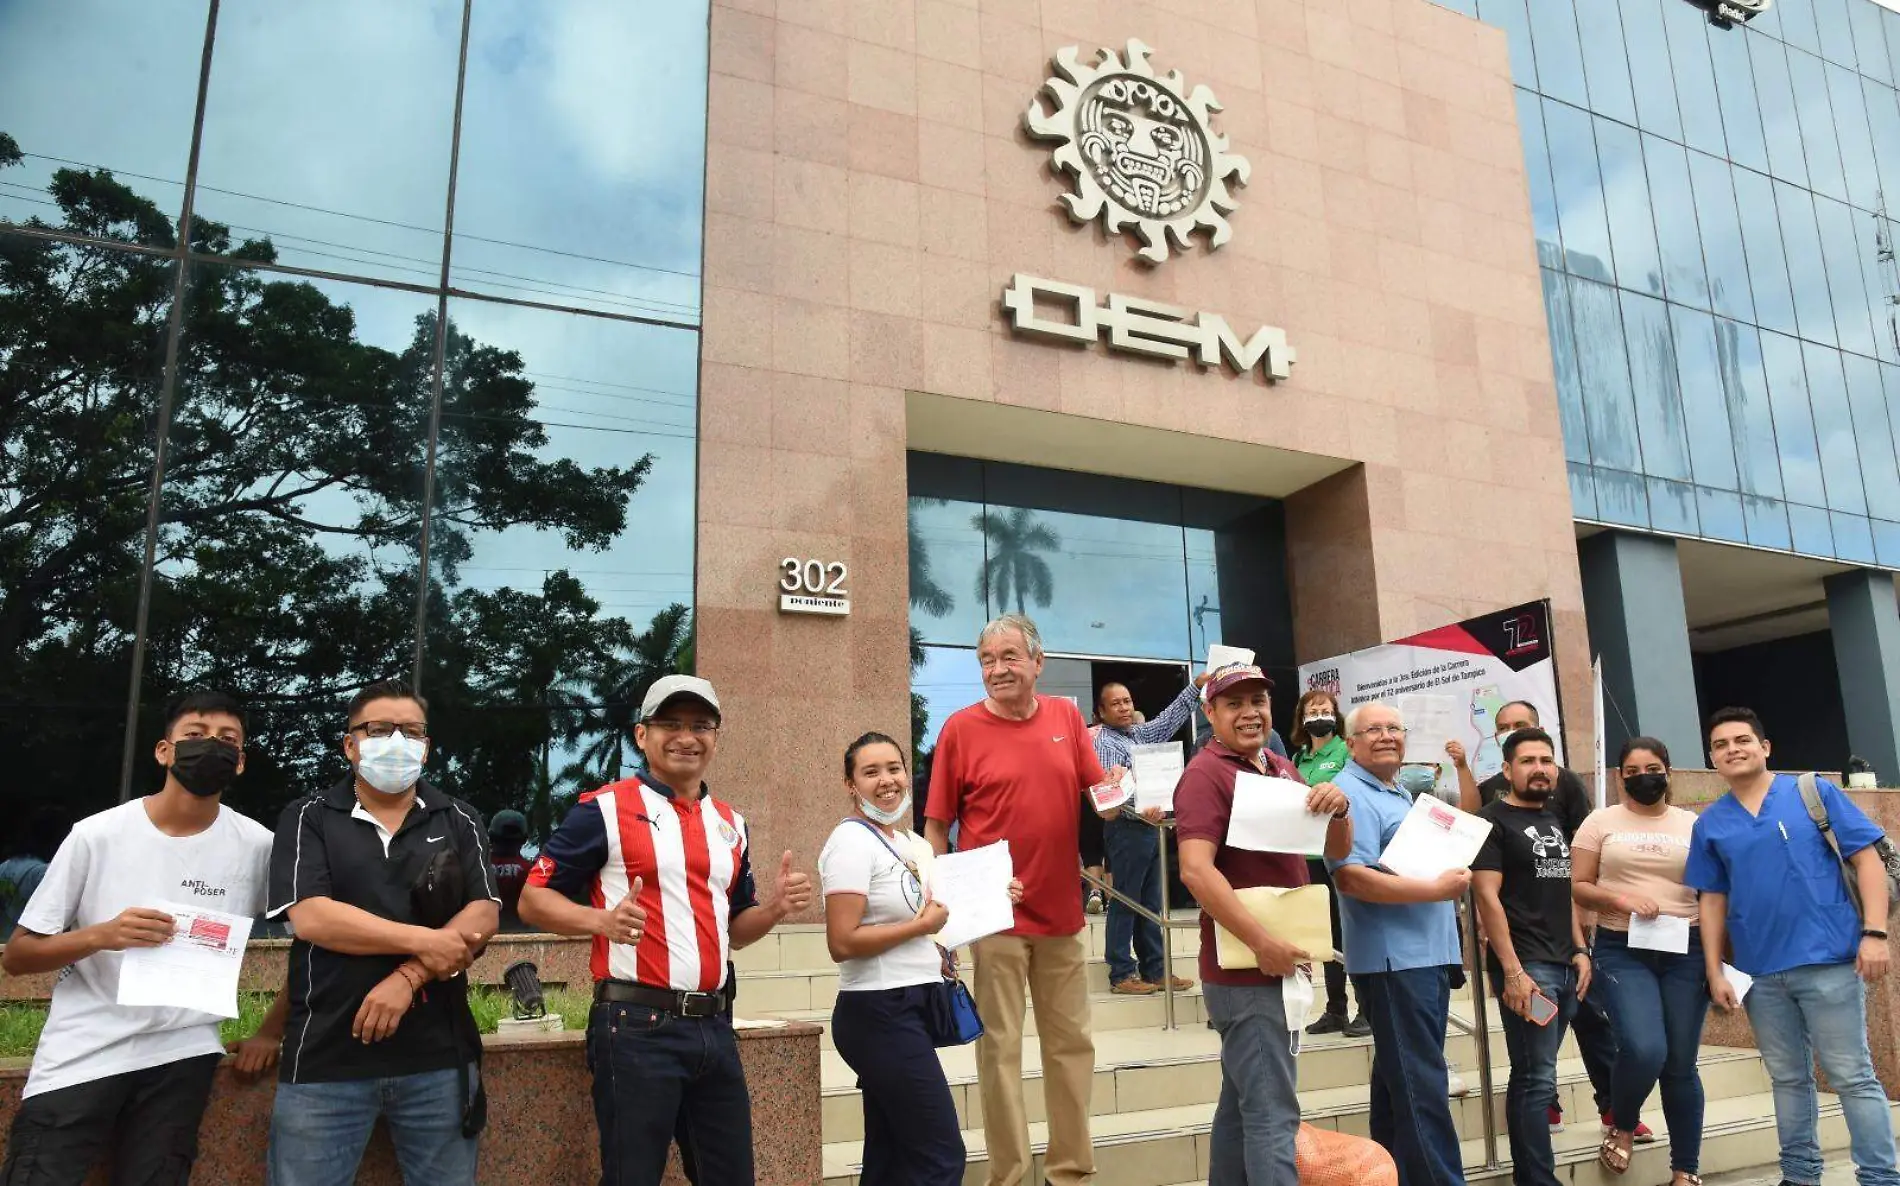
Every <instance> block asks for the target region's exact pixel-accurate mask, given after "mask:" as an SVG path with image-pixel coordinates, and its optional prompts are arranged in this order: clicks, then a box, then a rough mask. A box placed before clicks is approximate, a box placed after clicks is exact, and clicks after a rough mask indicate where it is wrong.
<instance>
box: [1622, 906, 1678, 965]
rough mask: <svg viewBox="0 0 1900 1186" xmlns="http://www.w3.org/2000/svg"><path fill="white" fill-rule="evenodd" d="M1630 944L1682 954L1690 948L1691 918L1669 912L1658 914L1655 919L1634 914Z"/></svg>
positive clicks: (1631, 923)
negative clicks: (1677, 916)
mask: <svg viewBox="0 0 1900 1186" xmlns="http://www.w3.org/2000/svg"><path fill="white" fill-rule="evenodd" d="M1630 946H1631V947H1643V948H1647V949H1648V950H1650V951H1673V952H1675V953H1676V954H1678V955H1681V954H1682V953H1683V952H1685V951H1688V950H1689V920H1688V919H1686V918H1676V917H1674V916H1672V915H1668V914H1658V915H1657V916H1656V917H1655V918H1653V919H1650V918H1639V917H1638V916H1636V915H1634V914H1632V915H1630Z"/></svg>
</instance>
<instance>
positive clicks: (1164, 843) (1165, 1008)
mask: <svg viewBox="0 0 1900 1186" xmlns="http://www.w3.org/2000/svg"><path fill="white" fill-rule="evenodd" d="M1123 818H1127V819H1136V820H1140V821H1141V822H1142V823H1144V824H1147V825H1148V826H1149V827H1151V828H1153V829H1154V830H1155V856H1156V861H1157V875H1158V876H1159V877H1160V878H1161V913H1159V914H1156V913H1155V912H1154V911H1152V910H1150V909H1148V908H1147V907H1146V906H1143V905H1142V904H1141V903H1140V902H1137V901H1135V900H1134V899H1133V898H1131V897H1129V896H1128V895H1127V894H1124V893H1122V892H1121V891H1120V890H1118V889H1116V888H1115V887H1114V885H1113V884H1111V883H1110V882H1109V880H1108V879H1107V878H1106V877H1097V876H1096V875H1095V874H1093V873H1090V872H1089V871H1088V870H1087V869H1084V870H1082V880H1083V881H1086V882H1088V883H1089V884H1090V885H1092V886H1094V887H1095V888H1096V889H1099V890H1101V891H1102V893H1104V894H1106V895H1107V896H1108V897H1111V898H1113V899H1115V900H1116V901H1117V902H1120V903H1121V904H1122V905H1124V906H1126V907H1128V908H1129V909H1130V910H1132V911H1134V912H1135V914H1136V915H1138V916H1140V917H1141V918H1145V919H1147V920H1148V921H1149V922H1151V923H1154V924H1155V925H1156V926H1158V927H1160V928H1162V930H1163V931H1166V930H1167V929H1168V928H1170V927H1198V926H1200V925H1201V924H1200V920H1199V919H1193V918H1174V917H1172V915H1171V910H1170V906H1169V903H1168V829H1169V828H1172V827H1174V817H1173V816H1171V815H1164V816H1162V817H1161V819H1160V820H1151V819H1149V818H1148V817H1147V816H1145V815H1142V814H1141V813H1140V812H1130V813H1129V814H1128V815H1126V816H1124V817H1123ZM1104 822H1107V821H1104ZM1110 987H1111V988H1112V987H1114V986H1113V985H1110ZM1161 1016H1162V1026H1161V1028H1162V1029H1169V1030H1171V1029H1178V1028H1180V1027H1179V1026H1177V1025H1176V1024H1175V1019H1174V942H1173V941H1172V940H1171V939H1170V938H1169V937H1168V936H1167V935H1166V934H1163V935H1162V936H1161Z"/></svg>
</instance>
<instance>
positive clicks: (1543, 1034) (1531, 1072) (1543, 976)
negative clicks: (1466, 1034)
mask: <svg viewBox="0 0 1900 1186" xmlns="http://www.w3.org/2000/svg"><path fill="white" fill-rule="evenodd" d="M1524 971H1525V973H1526V974H1527V975H1529V976H1530V978H1531V981H1532V983H1534V984H1536V985H1537V991H1539V992H1541V993H1543V994H1544V996H1546V997H1548V998H1549V999H1550V1001H1551V1003H1552V1004H1554V1005H1556V1006H1557V1016H1555V1017H1553V1018H1551V1020H1550V1023H1549V1024H1548V1025H1538V1024H1537V1023H1536V1022H1534V1021H1530V1020H1527V1019H1525V1018H1523V1017H1519V1016H1518V1015H1517V1014H1515V1013H1513V1012H1511V1011H1510V1010H1509V1009H1507V1008H1505V1007H1504V1002H1503V1000H1502V999H1500V1000H1499V1001H1498V1012H1499V1013H1500V1014H1501V1015H1502V1017H1503V1023H1504V1049H1505V1050H1506V1051H1507V1052H1508V1053H1509V1055H1510V1058H1511V1080H1510V1085H1509V1086H1507V1087H1506V1088H1505V1089H1504V1119H1505V1123H1506V1125H1508V1126H1509V1131H1510V1135H1511V1181H1513V1182H1515V1183H1517V1186H1557V1156H1556V1154H1555V1152H1554V1151H1553V1150H1552V1148H1551V1143H1550V1116H1549V1110H1550V1107H1551V1105H1553V1104H1555V1103H1556V1102H1557V1048H1558V1047H1559V1046H1562V1045H1563V1044H1564V1029H1565V1027H1567V1026H1568V1025H1569V1024H1570V1019H1571V1018H1572V1017H1574V1016H1575V1015H1576V1012H1577V1004H1578V1002H1577V972H1576V969H1575V968H1572V967H1571V966H1570V965H1568V964H1549V963H1539V962H1537V961H1534V960H1526V961H1524Z"/></svg>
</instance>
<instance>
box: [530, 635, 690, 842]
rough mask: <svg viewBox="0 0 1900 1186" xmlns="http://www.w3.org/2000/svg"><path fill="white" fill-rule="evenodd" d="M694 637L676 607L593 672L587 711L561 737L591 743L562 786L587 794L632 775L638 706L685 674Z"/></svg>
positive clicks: (568, 770) (564, 774) (566, 772)
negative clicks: (658, 685) (665, 680)
mask: <svg viewBox="0 0 1900 1186" xmlns="http://www.w3.org/2000/svg"><path fill="white" fill-rule="evenodd" d="M693 634H694V631H693V620H692V614H691V611H689V610H688V609H687V608H686V607H685V606H684V605H680V604H678V603H677V602H675V603H674V604H672V605H669V606H667V607H666V608H665V609H663V610H661V611H660V612H659V613H657V614H654V615H653V621H652V623H651V624H649V625H648V626H647V628H646V630H645V631H644V632H643V633H641V634H640V635H639V636H637V637H635V638H634V639H633V640H632V641H631V643H630V645H628V646H627V647H626V648H625V649H623V650H618V651H616V652H615V653H614V654H612V655H610V656H608V657H607V658H606V659H605V660H604V661H603V662H602V663H601V664H600V665H599V666H598V667H597V668H596V669H595V671H594V672H593V674H592V676H591V677H590V679H589V683H588V687H587V691H588V699H589V701H590V702H591V707H589V708H587V709H585V710H583V711H582V712H580V713H579V714H577V715H576V716H575V718H574V719H573V724H572V725H571V727H570V730H569V732H568V735H567V737H566V741H567V742H568V743H569V744H570V745H573V744H579V743H581V742H582V741H583V740H584V739H590V738H591V740H588V741H587V742H586V744H585V746H584V747H583V748H582V749H581V751H580V753H579V755H578V756H577V757H576V758H575V760H574V761H573V762H572V763H571V764H570V765H568V766H567V767H566V768H565V769H563V770H562V772H561V781H563V782H571V783H574V784H575V785H578V786H583V787H586V788H589V789H591V788H592V787H598V786H604V785H606V784H607V783H610V782H617V781H619V780H620V779H622V778H624V777H626V775H627V774H629V773H631V772H632V769H633V766H634V763H635V761H636V760H637V751H635V749H634V747H633V726H634V725H635V723H636V722H638V720H639V717H640V702H641V701H642V700H645V699H646V694H647V689H649V688H651V687H652V686H653V683H654V681H655V680H658V679H659V678H660V677H661V676H665V675H672V674H674V673H675V672H684V671H688V670H690V668H689V666H688V664H689V662H690V656H691V654H692V650H693ZM531 822H532V821H531Z"/></svg>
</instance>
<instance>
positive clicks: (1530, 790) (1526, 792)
mask: <svg viewBox="0 0 1900 1186" xmlns="http://www.w3.org/2000/svg"><path fill="white" fill-rule="evenodd" d="M1555 790H1556V787H1554V786H1552V785H1551V784H1549V783H1532V784H1531V785H1530V786H1527V787H1524V788H1522V789H1520V790H1519V791H1518V792H1517V797H1518V798H1520V799H1528V800H1529V801H1530V802H1532V803H1544V802H1548V801H1549V799H1550V796H1551V795H1552V793H1554V792H1555Z"/></svg>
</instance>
